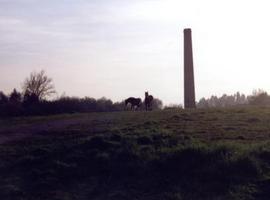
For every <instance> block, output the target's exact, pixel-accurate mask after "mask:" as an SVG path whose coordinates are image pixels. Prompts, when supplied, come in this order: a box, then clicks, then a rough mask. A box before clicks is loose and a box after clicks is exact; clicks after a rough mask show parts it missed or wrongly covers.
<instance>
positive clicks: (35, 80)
mask: <svg viewBox="0 0 270 200" xmlns="http://www.w3.org/2000/svg"><path fill="white" fill-rule="evenodd" d="M55 93H56V91H55V88H54V85H53V81H52V79H51V78H49V77H48V76H47V75H46V73H45V71H43V70H42V71H40V72H32V73H31V74H30V76H29V77H27V78H26V79H25V81H24V82H23V84H22V91H21V92H19V91H18V90H16V89H14V90H13V91H12V92H11V93H10V94H5V93H4V92H2V91H0V117H13V116H28V115H51V114H61V113H76V112H111V111H123V110H126V109H128V108H126V106H125V103H124V100H123V101H121V102H113V101H112V100H110V99H108V98H106V97H102V98H99V99H95V98H91V97H84V98H79V97H69V96H62V97H60V98H57V99H54V100H48V99H47V98H48V97H50V96H51V95H53V94H55ZM143 105H144V104H143ZM161 108H162V101H161V100H159V99H157V98H155V99H154V101H153V104H152V109H154V110H155V109H161ZM141 109H144V108H143V107H142V108H141Z"/></svg>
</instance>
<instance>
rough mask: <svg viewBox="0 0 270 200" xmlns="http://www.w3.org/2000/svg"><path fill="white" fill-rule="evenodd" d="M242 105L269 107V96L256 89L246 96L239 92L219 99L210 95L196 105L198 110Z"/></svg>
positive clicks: (224, 95)
mask: <svg viewBox="0 0 270 200" xmlns="http://www.w3.org/2000/svg"><path fill="white" fill-rule="evenodd" d="M243 105H245V106H247V105H257V106H269V105H270V96H269V95H268V94H267V92H266V91H264V90H262V89H257V90H253V92H252V94H251V95H247V96H246V95H245V94H241V93H240V92H237V93H235V94H233V95H227V94H223V95H222V96H221V97H217V96H215V95H212V96H211V97H210V98H201V99H200V100H199V102H198V103H197V107H198V108H225V107H232V106H243Z"/></svg>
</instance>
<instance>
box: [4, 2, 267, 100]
mask: <svg viewBox="0 0 270 200" xmlns="http://www.w3.org/2000/svg"><path fill="white" fill-rule="evenodd" d="M269 20H270V2H269V1H267V0H257V1H255V0H253V1H251V0H222V1H221V0H203V1H202V0H136V1H135V0H88V1H87V0H46V1H45V0H0V90H2V91H4V92H6V93H9V92H10V91H11V90H12V89H13V88H17V89H19V90H20V89H21V83H22V82H23V80H24V79H25V77H27V76H28V75H29V74H30V72H31V71H34V70H36V71H39V70H41V69H45V71H46V72H47V74H48V75H49V76H50V77H52V78H53V80H54V84H55V87H56V90H57V92H58V94H59V95H61V94H62V93H64V92H65V93H66V95H70V96H79V97H83V96H90V97H94V98H99V97H102V96H106V97H108V98H111V99H112V100H113V101H120V100H122V99H125V98H127V97H129V96H135V97H141V98H143V97H144V91H146V90H148V91H149V92H150V93H151V94H153V95H154V96H155V97H158V98H160V99H161V100H163V102H164V103H166V104H168V103H182V102H183V29H184V28H187V27H188V28H192V36H193V53H194V71H195V85H196V86H195V87H196V98H197V100H199V99H200V98H201V97H209V96H211V95H212V94H213V95H218V96H219V95H222V94H223V93H227V94H232V93H235V92H237V91H240V92H242V93H245V94H250V93H251V92H252V90H253V89H257V88H262V89H264V90H266V91H268V92H270V73H269V72H270V23H269Z"/></svg>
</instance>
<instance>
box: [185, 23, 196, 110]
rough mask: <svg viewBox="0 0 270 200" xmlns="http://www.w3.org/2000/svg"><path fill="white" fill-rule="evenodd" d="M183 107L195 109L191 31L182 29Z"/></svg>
mask: <svg viewBox="0 0 270 200" xmlns="http://www.w3.org/2000/svg"><path fill="white" fill-rule="evenodd" d="M184 107H185V108H195V107H196V104H195V87H194V72H193V55H192V38H191V29H189V28H188V29H184Z"/></svg>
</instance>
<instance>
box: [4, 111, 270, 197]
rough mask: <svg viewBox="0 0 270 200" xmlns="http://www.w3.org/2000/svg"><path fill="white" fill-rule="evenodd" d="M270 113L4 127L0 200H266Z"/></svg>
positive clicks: (158, 115)
mask: <svg viewBox="0 0 270 200" xmlns="http://www.w3.org/2000/svg"><path fill="white" fill-rule="evenodd" d="M269 191H270V108H268V107H237V108H226V109H193V110H180V109H179V110H175V109H172V110H161V111H151V112H145V111H138V112H131V111H126V112H104V113H86V114H76V113H75V114H65V115H54V116H40V117H22V118H11V119H2V120H0V199H5V200H9V199H14V200H17V199H18V200H45V199H53V200H57V199H58V200H71V199H72V200H73V199H76V200H77V199H78V200H86V199H116V200H121V199H139V200H141V199H142V200H146V199H147V200H152V199H153V200H154V199H169V200H180V199H188V200H189V199H209V200H210V199H213V200H214V199H220V200H223V199H269V198H270V195H269Z"/></svg>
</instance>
